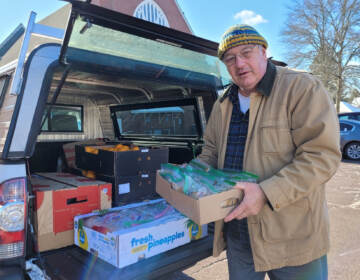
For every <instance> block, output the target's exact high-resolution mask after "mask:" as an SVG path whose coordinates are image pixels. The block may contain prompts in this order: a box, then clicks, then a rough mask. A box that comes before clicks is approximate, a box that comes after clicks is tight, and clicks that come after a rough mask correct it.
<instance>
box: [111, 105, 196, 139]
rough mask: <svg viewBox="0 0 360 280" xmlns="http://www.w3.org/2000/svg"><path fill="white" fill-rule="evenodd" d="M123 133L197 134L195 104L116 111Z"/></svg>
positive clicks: (121, 132)
mask: <svg viewBox="0 0 360 280" xmlns="http://www.w3.org/2000/svg"><path fill="white" fill-rule="evenodd" d="M116 118H117V123H118V125H119V131H120V134H121V135H158V136H161V135H167V136H169V135H171V136H189V135H190V136H197V134H198V133H197V130H196V123H195V118H194V106H193V105H185V106H174V107H162V108H151V109H137V110H129V111H118V112H116Z"/></svg>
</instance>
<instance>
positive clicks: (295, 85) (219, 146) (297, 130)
mask: <svg viewBox="0 0 360 280" xmlns="http://www.w3.org/2000/svg"><path fill="white" fill-rule="evenodd" d="M267 45H268V44H267V42H266V40H265V39H264V38H263V37H262V36H261V35H260V34H259V33H258V32H257V31H256V30H255V29H254V28H252V27H250V26H247V25H236V26H233V27H231V28H230V29H228V30H227V31H226V32H225V34H224V35H223V37H222V41H221V43H220V45H219V49H218V56H219V58H220V59H221V60H222V61H223V62H224V64H225V65H226V67H227V70H228V72H229V73H230V75H231V77H232V81H233V84H232V85H231V86H230V87H229V88H228V89H227V90H226V91H225V93H224V94H223V96H222V97H220V98H219V99H218V101H217V102H216V103H215V104H214V107H213V110H212V113H211V116H210V119H209V122H208V124H207V128H206V132H205V135H204V139H205V146H204V148H203V151H202V154H201V155H200V156H199V158H200V159H201V160H203V161H205V162H207V163H208V164H210V165H212V166H214V167H217V168H220V169H222V168H229V169H236V170H245V171H249V172H252V173H255V174H257V175H258V176H259V181H258V184H255V183H244V182H243V183H241V182H239V183H238V184H237V185H236V188H238V189H240V190H242V191H243V192H244V199H243V201H242V202H241V203H240V204H239V205H238V206H237V207H236V208H235V209H234V210H233V211H232V212H231V213H230V214H229V215H228V216H227V217H226V218H225V219H224V221H225V237H226V241H227V257H228V266H229V274H230V279H264V277H265V274H266V273H267V274H268V276H269V277H270V279H306V280H312V279H316V280H321V279H327V260H326V254H327V252H328V250H329V224H328V220H329V218H328V213H327V206H326V199H325V188H324V184H325V183H326V182H327V181H328V180H329V179H330V178H331V176H332V175H333V174H334V173H335V171H336V169H337V167H338V165H339V162H340V158H341V153H340V148H339V128H338V120H337V115H336V112H335V109H334V106H333V105H332V102H331V100H330V98H329V96H328V94H327V93H326V90H325V89H324V87H323V86H322V84H321V83H320V82H319V81H318V80H317V79H316V78H315V77H313V76H312V75H310V74H307V73H302V72H298V71H293V70H290V69H288V68H284V67H278V66H274V65H273V64H272V63H271V61H270V60H268V59H267V57H266V48H267ZM223 224H224V223H223V221H219V222H216V225H215V237H214V239H215V241H214V253H215V255H216V254H218V253H219V252H221V250H222V248H223V247H222V246H223V245H224V243H223V242H222V238H221V234H220V233H221V231H222V226H223Z"/></svg>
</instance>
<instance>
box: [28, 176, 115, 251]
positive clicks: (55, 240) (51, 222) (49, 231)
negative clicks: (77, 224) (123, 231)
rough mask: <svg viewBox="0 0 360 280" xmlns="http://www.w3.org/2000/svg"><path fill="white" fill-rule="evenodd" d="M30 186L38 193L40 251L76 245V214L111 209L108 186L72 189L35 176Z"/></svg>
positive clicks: (37, 222)
mask: <svg viewBox="0 0 360 280" xmlns="http://www.w3.org/2000/svg"><path fill="white" fill-rule="evenodd" d="M42 174H46V173H42ZM84 179H87V178H84ZM87 180H88V179H87ZM98 182H99V181H98ZM31 184H32V186H33V190H34V193H35V232H36V236H37V249H38V251H40V252H42V251H47V250H52V249H57V248H62V247H65V246H69V245H72V244H74V231H73V229H74V217H75V216H76V215H80V214H86V213H90V212H92V211H94V210H99V209H108V208H110V207H111V184H108V183H104V182H103V183H101V184H98V183H96V184H91V183H89V182H88V183H87V185H80V186H73V185H69V184H66V183H64V182H58V181H55V180H53V179H51V178H44V177H41V176H39V175H33V176H32V177H31Z"/></svg>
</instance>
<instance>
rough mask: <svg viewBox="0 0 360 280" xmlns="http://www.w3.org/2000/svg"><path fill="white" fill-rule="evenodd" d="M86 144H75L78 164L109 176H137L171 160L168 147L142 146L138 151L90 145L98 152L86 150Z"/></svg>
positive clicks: (154, 169) (80, 166) (153, 170)
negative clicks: (108, 148) (112, 149)
mask: <svg viewBox="0 0 360 280" xmlns="http://www.w3.org/2000/svg"><path fill="white" fill-rule="evenodd" d="M86 147H89V146H86V145H76V146H75V158H76V160H75V161H76V166H77V167H79V168H82V169H85V170H92V171H95V173H99V174H102V175H108V176H136V175H139V174H140V173H149V172H155V171H156V170H158V169H160V165H161V164H162V163H167V162H168V160H169V149H168V148H167V147H156V148H151V147H140V148H139V150H137V151H121V152H120V151H119V152H114V151H108V150H104V149H102V148H104V147H106V146H90V147H91V148H93V151H97V152H96V153H91V152H87V151H86Z"/></svg>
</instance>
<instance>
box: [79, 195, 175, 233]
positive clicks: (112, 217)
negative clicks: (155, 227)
mask: <svg viewBox="0 0 360 280" xmlns="http://www.w3.org/2000/svg"><path fill="white" fill-rule="evenodd" d="M176 215H178V216H179V218H182V217H181V215H179V213H178V212H177V211H176V210H175V209H174V208H173V207H172V206H170V205H169V204H168V203H167V202H166V201H164V200H160V201H158V202H157V203H152V204H145V205H142V206H139V207H133V208H123V209H119V210H118V209H116V208H114V209H113V210H112V209H110V210H109V211H103V213H101V214H100V215H97V216H90V217H87V218H84V219H82V221H81V223H82V225H83V226H86V227H88V228H91V229H93V230H95V231H98V232H101V233H104V234H106V233H108V232H117V231H120V230H125V229H129V228H133V227H136V226H139V225H143V224H146V223H151V222H154V221H160V220H161V221H163V220H164V219H165V220H166V218H167V217H171V218H173V217H174V216H176Z"/></svg>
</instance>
